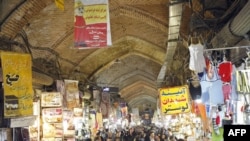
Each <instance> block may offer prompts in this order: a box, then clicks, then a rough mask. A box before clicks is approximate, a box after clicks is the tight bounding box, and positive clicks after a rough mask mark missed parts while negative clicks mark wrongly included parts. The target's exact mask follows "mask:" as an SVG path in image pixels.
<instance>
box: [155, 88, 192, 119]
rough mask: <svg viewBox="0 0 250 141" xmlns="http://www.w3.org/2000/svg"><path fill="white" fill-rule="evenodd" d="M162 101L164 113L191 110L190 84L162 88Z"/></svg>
mask: <svg viewBox="0 0 250 141" xmlns="http://www.w3.org/2000/svg"><path fill="white" fill-rule="evenodd" d="M159 92H160V102H161V112H162V113H163V114H178V113H186V112H190V109H191V108H190V103H189V89H188V86H187V85H185V86H176V87H170V88H161V89H160V90H159Z"/></svg>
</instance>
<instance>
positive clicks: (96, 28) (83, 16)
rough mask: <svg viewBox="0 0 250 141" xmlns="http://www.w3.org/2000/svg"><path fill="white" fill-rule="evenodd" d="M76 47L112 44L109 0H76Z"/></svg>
mask: <svg viewBox="0 0 250 141" xmlns="http://www.w3.org/2000/svg"><path fill="white" fill-rule="evenodd" d="M74 9H75V10H74V16H75V18H74V26H75V27H74V47H75V48H81V49H84V48H95V47H98V48H100V47H107V46H108V45H111V32H110V17H109V8H108V0H75V6H74Z"/></svg>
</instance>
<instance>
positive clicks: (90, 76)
mask: <svg viewBox="0 0 250 141" xmlns="http://www.w3.org/2000/svg"><path fill="white" fill-rule="evenodd" d="M197 1H198V0H193V2H197ZM221 1H224V0H221ZM176 2H178V1H176ZM179 2H184V1H181V0H180V1H179ZM168 4H169V0H109V12H110V23H111V36H112V44H113V45H112V46H110V47H107V48H99V49H97V48H96V49H80V50H79V49H74V48H73V36H74V34H73V32H74V30H73V29H74V0H65V10H64V11H62V10H60V9H58V8H57V7H56V5H55V3H54V0H32V1H30V0H27V1H26V0H3V1H2V4H1V7H0V9H1V10H2V11H0V13H2V15H0V16H1V17H0V18H1V32H0V37H1V40H2V41H3V40H4V42H5V43H9V44H10V45H11V48H10V46H7V45H6V44H3V42H1V49H5V50H12V51H18V52H26V53H31V54H32V57H33V69H34V71H36V72H39V73H42V74H46V75H47V76H49V77H51V78H53V79H77V80H81V81H83V82H84V83H85V84H95V85H98V86H114V87H119V89H120V93H119V94H120V96H121V97H122V98H124V99H125V100H126V101H127V102H128V103H129V104H131V106H138V105H141V104H143V103H144V104H145V103H149V104H150V103H151V104H152V105H156V103H155V102H156V99H157V97H158V90H157V89H158V87H159V86H158V85H157V76H158V74H159V72H160V69H161V67H162V65H163V63H164V59H165V58H166V56H165V55H166V51H167V40H168V17H169V9H168V8H169V7H168ZM185 6H186V8H185V7H184V12H183V17H184V18H182V21H181V22H182V24H181V27H180V28H181V31H180V35H181V37H183V38H184V39H187V38H188V35H189V34H190V30H189V28H190V27H189V26H188V25H189V22H190V20H189V19H190V16H191V14H192V11H191V9H190V4H189V3H188V2H187V3H186V5H185ZM193 8H194V9H193V10H197V11H199V10H200V9H201V8H202V7H200V3H198V4H195V3H193ZM12 9H13V10H12ZM197 11H196V12H197ZM208 15H211V14H208ZM186 47H187V46H185V45H183V44H180V45H179V46H178V48H177V50H176V52H174V53H175V55H174V57H175V58H174V59H173V64H175V65H173V66H169V67H168V68H167V71H169V70H170V71H169V72H167V76H166V83H164V84H166V85H175V84H183V82H185V78H187V77H188V76H189V75H190V74H189V73H190V71H189V70H188V67H187V63H188V50H187V48H186ZM180 74H184V75H180ZM40 82H41V80H40ZM41 83H42V82H41Z"/></svg>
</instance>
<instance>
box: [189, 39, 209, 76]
mask: <svg viewBox="0 0 250 141" xmlns="http://www.w3.org/2000/svg"><path fill="white" fill-rule="evenodd" d="M188 49H189V53H190V59H189V69H190V70H193V71H195V72H197V73H201V72H203V70H204V68H206V62H205V57H204V55H203V51H204V46H203V45H202V44H200V43H198V44H191V45H190V46H189V47H188Z"/></svg>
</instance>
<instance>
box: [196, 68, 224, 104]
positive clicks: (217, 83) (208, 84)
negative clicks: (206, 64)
mask: <svg viewBox="0 0 250 141" xmlns="http://www.w3.org/2000/svg"><path fill="white" fill-rule="evenodd" d="M213 72H214V74H213V77H212V78H209V77H208V75H207V72H206V71H205V70H204V75H203V77H202V79H201V81H200V85H201V91H202V93H201V100H202V102H203V103H204V104H209V105H218V104H223V103H224V97H223V93H222V81H221V80H220V77H219V75H218V71H217V69H216V67H213Z"/></svg>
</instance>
